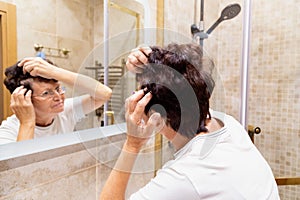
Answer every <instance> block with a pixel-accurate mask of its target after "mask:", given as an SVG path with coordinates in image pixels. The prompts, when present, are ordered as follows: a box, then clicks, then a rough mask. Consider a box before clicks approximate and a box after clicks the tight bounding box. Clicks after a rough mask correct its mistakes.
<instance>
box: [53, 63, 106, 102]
mask: <svg viewBox="0 0 300 200" xmlns="http://www.w3.org/2000/svg"><path fill="white" fill-rule="evenodd" d="M52 78H54V79H56V80H58V81H61V82H63V83H64V84H67V85H68V86H70V87H72V88H76V90H77V91H78V92H84V93H86V94H89V95H90V96H91V97H93V98H94V99H95V100H100V101H107V100H108V99H109V98H110V96H111V93H112V91H111V89H110V88H109V87H107V86H105V85H103V84H102V83H100V82H99V81H97V80H95V79H93V78H91V77H88V76H86V75H83V74H78V73H74V72H71V71H68V70H65V69H62V68H57V70H55V71H54V72H53V74H52Z"/></svg>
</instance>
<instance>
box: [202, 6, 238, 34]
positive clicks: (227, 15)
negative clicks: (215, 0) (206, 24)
mask: <svg viewBox="0 0 300 200" xmlns="http://www.w3.org/2000/svg"><path fill="white" fill-rule="evenodd" d="M240 11H241V6H240V5H239V4H230V5H228V6H226V7H225V8H224V9H223V10H222V12H221V16H220V17H219V19H218V20H217V21H216V22H215V23H214V24H213V25H212V26H211V27H210V28H209V29H208V30H207V32H206V33H207V34H210V33H211V32H212V31H213V30H214V29H215V28H216V27H217V26H218V25H219V24H220V23H221V22H222V21H224V20H228V19H232V18H234V17H235V16H237V15H238V14H239V13H240Z"/></svg>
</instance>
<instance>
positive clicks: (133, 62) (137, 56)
mask: <svg viewBox="0 0 300 200" xmlns="http://www.w3.org/2000/svg"><path fill="white" fill-rule="evenodd" d="M151 51H152V50H151V48H150V47H148V46H141V47H137V48H135V49H132V50H131V53H130V54H129V56H128V58H127V61H126V66H127V69H128V70H129V71H131V72H134V73H142V72H143V66H144V65H145V64H147V63H148V57H147V56H148V55H149V53H151Z"/></svg>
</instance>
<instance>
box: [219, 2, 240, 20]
mask: <svg viewBox="0 0 300 200" xmlns="http://www.w3.org/2000/svg"><path fill="white" fill-rule="evenodd" d="M240 11H241V6H240V5H239V4H231V5H228V6H226V7H225V8H224V9H223V10H222V13H221V18H222V19H223V20H227V19H232V18H234V17H235V16H237V15H238V14H239V13H240Z"/></svg>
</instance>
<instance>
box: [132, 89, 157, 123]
mask: <svg viewBox="0 0 300 200" xmlns="http://www.w3.org/2000/svg"><path fill="white" fill-rule="evenodd" d="M151 98H152V94H151V93H150V92H149V93H147V94H146V95H145V96H144V97H143V98H142V99H141V100H139V101H138V102H137V104H136V106H135V109H134V111H133V113H132V115H131V119H132V120H133V121H135V122H136V123H139V122H140V121H141V119H142V116H143V114H144V111H145V107H146V105H147V104H148V103H149V101H150V100H151Z"/></svg>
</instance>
